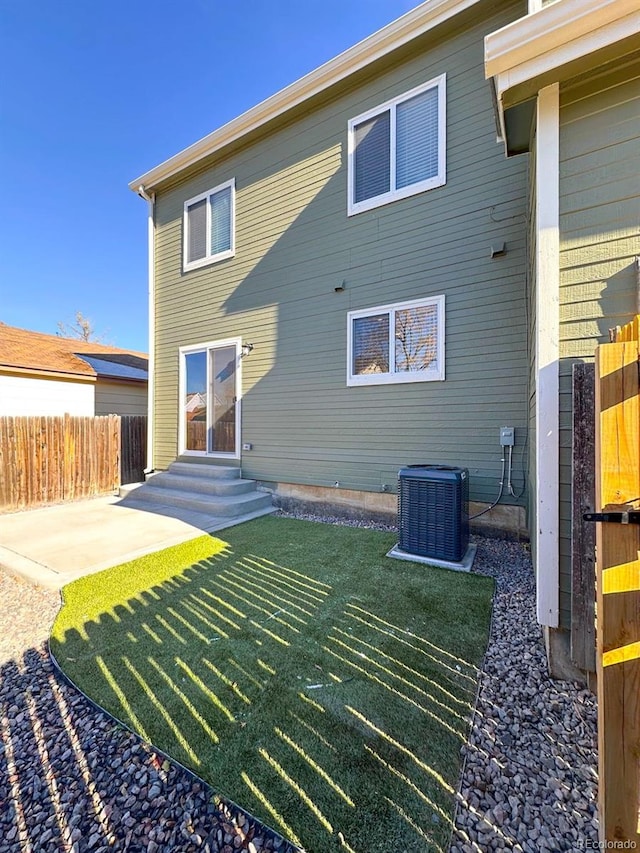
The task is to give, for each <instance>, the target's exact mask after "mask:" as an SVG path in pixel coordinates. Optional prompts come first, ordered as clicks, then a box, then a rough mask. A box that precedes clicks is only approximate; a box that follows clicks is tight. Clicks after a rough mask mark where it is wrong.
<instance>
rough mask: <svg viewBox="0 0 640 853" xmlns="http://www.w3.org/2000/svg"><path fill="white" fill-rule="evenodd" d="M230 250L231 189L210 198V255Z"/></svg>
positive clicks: (227, 188)
mask: <svg viewBox="0 0 640 853" xmlns="http://www.w3.org/2000/svg"><path fill="white" fill-rule="evenodd" d="M230 248H231V187H226V188H225V189H223V190H221V191H220V192H218V193H214V195H212V196H211V254H212V255H217V254H218V253H219V252H226V251H228V250H229V249H230Z"/></svg>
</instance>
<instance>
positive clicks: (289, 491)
mask: <svg viewBox="0 0 640 853" xmlns="http://www.w3.org/2000/svg"><path fill="white" fill-rule="evenodd" d="M258 487H259V488H260V489H263V490H264V491H267V492H270V493H271V494H272V495H273V501H274V504H275V505H276V506H277V507H279V508H280V509H283V510H285V512H308V513H310V514H312V515H332V516H335V517H337V518H349V519H356V520H367V521H376V522H381V523H383V524H391V525H395V524H396V523H397V517H398V516H397V513H398V496H397V495H396V494H394V493H392V492H365V491H359V490H355V489H340V488H330V487H327V486H306V485H300V484H297V483H273V482H266V481H261V482H258ZM487 506H489V504H483V503H478V502H476V501H470V503H469V515H470V516H473V515H475V514H476V513H479V512H482V510H484V509H486V508H487ZM525 522H526V519H525V511H524V507H521V506H510V505H508V504H505V505H500V506H496V507H494V508H493V509H492V510H490V511H489V512H486V513H485V514H484V515H482V516H480V517H479V518H477V519H474V520H472V521H471V523H470V525H471V531H472V532H473V533H478V534H480V535H481V536H490V537H498V538H507V539H518V540H522V541H525V540H527V539H528V538H529V536H528V532H527V528H526V523H525Z"/></svg>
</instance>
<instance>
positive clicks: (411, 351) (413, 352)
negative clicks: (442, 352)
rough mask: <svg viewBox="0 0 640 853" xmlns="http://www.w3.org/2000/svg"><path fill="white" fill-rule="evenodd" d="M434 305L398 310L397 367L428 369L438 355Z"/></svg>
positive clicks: (403, 369) (400, 368) (399, 368)
mask: <svg viewBox="0 0 640 853" xmlns="http://www.w3.org/2000/svg"><path fill="white" fill-rule="evenodd" d="M436 324H437V309H436V307H435V306H434V305H430V306H425V307H424V308H411V309H405V310H402V311H396V369H398V370H402V371H405V370H427V369H428V368H429V366H430V365H431V363H432V362H433V361H434V360H435V359H436V357H437V351H438V350H437V344H438V341H437V335H436V327H437V326H436Z"/></svg>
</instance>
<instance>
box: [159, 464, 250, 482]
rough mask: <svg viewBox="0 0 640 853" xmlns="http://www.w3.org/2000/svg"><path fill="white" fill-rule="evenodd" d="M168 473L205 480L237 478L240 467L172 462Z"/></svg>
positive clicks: (239, 474) (238, 477) (239, 473)
mask: <svg viewBox="0 0 640 853" xmlns="http://www.w3.org/2000/svg"><path fill="white" fill-rule="evenodd" d="M167 471H168V473H170V474H179V475H181V476H184V475H187V476H188V477H203V478H204V479H207V480H239V479H240V476H241V471H240V468H231V467H229V466H224V465H198V464H196V463H193V464H190V463H189V462H172V463H171V465H169V467H168V469H167ZM155 476H159V475H157V474H156V475H155ZM151 479H153V477H152V478H151Z"/></svg>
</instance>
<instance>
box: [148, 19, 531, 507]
mask: <svg viewBox="0 0 640 853" xmlns="http://www.w3.org/2000/svg"><path fill="white" fill-rule="evenodd" d="M491 8H492V9H493V10H495V6H492V7H491ZM523 10H524V3H517V4H509V5H507V4H505V6H504V8H503V11H502V12H500V13H496V12H495V11H493V13H492V14H486V11H487V10H486V8H485V7H483V9H482V11H478V13H477V16H476V18H475V23H474V24H472V25H469V26H468V27H467V28H466V29H464V30H462V31H457V32H454V33H453V34H450V35H449V36H448V37H447V39H446V40H444V39H443V38H442V36H438V34H434V35H433V36H432V37H431V38H430V39H429V40H427V41H425V40H424V39H422V40H421V41H420V50H417V49H414V50H412V51H411V53H410V56H409V58H407V56H406V54H403V58H402V60H398V62H397V63H396V64H395V65H391V66H390V64H389V62H388V61H387V62H385V66H384V68H383V69H382V70H380V71H377V70H376V69H375V68H371V69H368V75H367V77H366V78H365V79H359V80H358V85H357V86H355V85H353V82H352V83H351V84H349V86H346V87H345V86H342V87H340V88H337V89H336V90H335V91H333V92H332V93H331V95H332V97H331V98H329V97H325V98H324V102H323V103H321V104H319V105H317V106H316V107H315V108H314V109H313V110H310V111H308V112H307V113H306V114H303V115H299V116H298V117H297V118H296V120H295V121H294V122H290V123H289V124H287V125H286V126H280V127H275V128H272V129H270V131H269V132H268V134H265V135H264V136H263V137H262V138H261V139H258V140H257V141H256V140H253V141H252V142H251V144H250V145H247V146H246V147H244V148H243V149H240V150H234V151H233V152H231V153H229V155H228V156H227V157H224V158H222V157H221V158H220V159H219V160H218V161H217V162H214V163H213V164H212V163H207V164H205V166H206V168H205V167H204V166H203V167H202V168H199V170H197V171H196V172H195V173H191V174H190V175H189V176H188V178H187V179H183V180H181V181H177V182H174V183H173V184H172V185H171V186H169V187H168V188H167V189H165V190H163V191H160V192H159V193H158V198H157V205H156V233H157V240H156V386H155V388H156V391H155V459H154V464H155V465H156V466H157V467H160V468H162V467H166V466H167V465H168V464H169V463H170V462H171V461H172V460H173V459H175V457H176V454H177V413H178V403H177V396H178V347H179V346H182V345H188V344H197V343H202V342H209V341H215V340H218V339H222V338H226V337H234V336H242V338H243V339H244V340H249V341H251V342H252V343H253V344H254V347H255V348H254V350H253V352H252V353H251V355H250V356H249V357H247V358H245V359H243V363H242V367H243V389H242V390H243V401H242V440H243V441H244V442H251V443H252V444H253V450H252V451H251V452H247V453H245V454H244V455H243V458H242V467H243V472H244V473H245V475H246V476H248V477H254V478H257V479H260V480H265V481H280V482H290V483H306V484H311V485H320V486H326V485H333V484H334V482H335V481H336V480H338V481H339V482H340V483H341V486H343V487H344V488H349V489H365V490H373V491H380V490H381V488H382V486H383V485H387V486H389V487H390V488H391V489H392V490H393V489H395V485H396V475H397V470H398V468H399V467H401V466H402V465H405V464H407V463H411V462H430V463H445V464H460V465H464V466H467V467H469V469H470V475H471V477H470V481H471V496H472V498H473V499H476V500H484V501H490V500H492V499H494V498H495V496H496V493H497V489H498V480H499V474H500V458H501V454H500V447H499V440H498V430H499V427H500V426H501V425H505V424H507V425H512V426H514V427H515V428H516V436H517V438H516V440H517V442H518V445H520V442H521V441H522V440H523V439H524V437H525V436H526V430H527V425H528V411H527V397H528V394H527V375H528V363H527V347H526V339H527V328H526V308H525V298H526V286H525V279H526V232H525V230H524V228H523V223H524V222H525V220H526V210H527V158H526V157H521V158H516V159H513V160H506V159H505V157H504V153H503V149H502V147H501V146H500V145H498V144H496V132H495V120H494V115H493V109H492V101H491V93H490V88H489V85H488V83H487V82H486V81H485V79H484V70H483V37H484V35H485V34H486V33H488V32H491V31H493V30H495V29H497V28H499V27H501V26H503V25H505V24H506V23H508V22H509V21H511V20H513V19H515V18H517V17H519V16H520V15H522V14H523ZM449 32H450V31H449ZM442 72H446V73H447V111H448V119H447V131H448V141H447V184H446V186H444V187H441V188H439V189H436V190H432V191H430V192H427V193H422V194H420V195H417V196H414V197H412V198H408V199H404V200H402V201H397V202H394V203H392V204H389V205H386V206H384V207H380V208H377V209H374V210H372V211H369V212H366V213H361V214H358V215H356V216H353V217H350V218H348V217H347V215H346V206H347V190H346V183H347V170H346V141H347V121H348V120H349V119H350V118H352V117H353V116H356V115H358V114H360V113H362V112H364V111H365V110H367V109H369V108H371V107H374V106H376V105H377V104H379V103H381V102H383V101H385V100H387V99H389V98H391V97H393V96H395V95H399V94H401V93H403V92H405V91H407V90H409V89H411V88H412V87H414V86H416V85H418V84H420V83H422V82H424V81H426V80H429V79H431V78H433V77H435V76H437V75H439V74H441V73H442ZM231 177H235V179H236V187H237V196H236V210H237V214H236V256H235V258H233V259H231V260H228V261H223V262H221V263H218V264H216V265H213V266H210V267H205V268H203V269H200V270H196V271H193V272H189V273H187V274H183V273H182V271H181V249H182V213H183V204H184V201H185V200H186V199H188V198H190V197H192V196H195V195H197V194H198V193H200V192H203V191H204V190H206V189H208V188H210V187H213V186H215V185H216V184H219V183H221V182H222V181H225V180H227V179H229V178H231ZM498 241H504V242H505V243H506V245H507V254H506V256H504V257H501V258H495V259H491V258H490V247H491V244H492V243H495V242H498ZM343 281H344V282H345V290H344V291H343V292H339V293H336V292H335V291H334V288H335V287H336V286H337V285H339V284H341V283H342V282H343ZM442 293H444V294H445V295H446V300H447V301H446V381H444V382H434V383H415V384H404V385H396V386H393V385H391V386H382V385H381V386H371V387H357V388H348V387H347V386H346V358H347V354H346V324H347V311H349V310H352V309H359V308H366V307H372V306H376V305H381V304H385V303H390V302H396V301H402V300H407V299H416V298H418V297H421V296H431V295H438V294H442ZM520 451H521V446H518V447H516V453H515V455H514V457H515V459H516V460H517V464H516V468H515V471H514V480H515V485H516V488H518V487H519V484H520V482H521V481H522V472H521V463H520V460H521V459H522V458H523V454H522V453H521V452H520ZM509 501H511V502H514V503H515V501H514V500H513V499H512V498H511V499H509V500H507V501H506V502H509ZM520 503H524V499H521V500H520Z"/></svg>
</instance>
